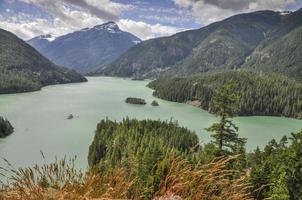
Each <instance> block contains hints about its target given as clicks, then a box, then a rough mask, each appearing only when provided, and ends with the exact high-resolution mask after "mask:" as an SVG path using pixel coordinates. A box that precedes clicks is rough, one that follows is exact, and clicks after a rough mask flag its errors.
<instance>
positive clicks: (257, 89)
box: [148, 71, 302, 118]
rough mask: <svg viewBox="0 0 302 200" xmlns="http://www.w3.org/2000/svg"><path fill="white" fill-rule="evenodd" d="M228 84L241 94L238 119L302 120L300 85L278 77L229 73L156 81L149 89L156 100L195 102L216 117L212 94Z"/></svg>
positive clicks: (240, 72)
mask: <svg viewBox="0 0 302 200" xmlns="http://www.w3.org/2000/svg"><path fill="white" fill-rule="evenodd" d="M230 80H231V81H234V82H235V83H236V84H237V88H236V91H237V92H238V94H240V97H239V101H238V108H237V111H236V113H237V114H238V115H241V116H250V115H267V116H285V117H293V118H302V101H301V100H302V84H301V83H299V82H297V81H294V80H291V79H289V78H287V77H285V76H282V75H278V74H265V73H256V72H250V71H229V72H220V73H214V74H205V75H200V76H194V77H189V78H174V79H163V80H156V81H153V82H151V83H150V84H149V85H148V86H149V87H150V88H153V89H154V90H155V91H154V93H153V94H154V95H155V96H157V97H159V98H162V99H165V100H168V101H175V102H183V103H185V102H188V101H196V100H197V101H199V103H200V105H201V106H200V107H201V108H202V109H205V110H207V111H209V112H211V113H215V110H214V108H213V98H212V97H213V93H214V90H215V89H217V88H219V87H221V86H222V85H224V84H225V83H227V82H228V81H230Z"/></svg>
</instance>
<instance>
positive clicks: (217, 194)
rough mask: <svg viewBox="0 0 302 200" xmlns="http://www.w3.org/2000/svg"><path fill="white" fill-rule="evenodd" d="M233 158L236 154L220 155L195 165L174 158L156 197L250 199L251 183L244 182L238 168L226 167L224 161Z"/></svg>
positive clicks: (202, 199) (224, 199) (216, 199)
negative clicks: (215, 158) (211, 160)
mask: <svg viewBox="0 0 302 200" xmlns="http://www.w3.org/2000/svg"><path fill="white" fill-rule="evenodd" d="M234 159H236V157H228V158H220V159H218V160H217V161H213V162H212V163H210V164H208V165H199V166H196V167H194V168H193V167H192V166H191V164H190V163H189V162H188V161H186V160H183V159H180V158H175V159H173V160H172V161H171V166H170V169H169V172H168V175H167V177H166V179H165V180H163V181H162V182H161V185H160V191H158V192H157V193H156V199H162V197H165V196H166V197H169V196H174V197H177V196H179V197H181V198H182V199H193V200H195V199H196V200H209V199H211V200H249V199H253V198H252V196H251V194H250V193H249V190H250V188H251V187H250V185H248V184H246V183H245V176H241V177H240V176H238V175H239V174H238V172H237V171H233V170H227V169H226V165H227V163H228V162H230V161H231V160H234ZM230 177H240V178H232V179H230Z"/></svg>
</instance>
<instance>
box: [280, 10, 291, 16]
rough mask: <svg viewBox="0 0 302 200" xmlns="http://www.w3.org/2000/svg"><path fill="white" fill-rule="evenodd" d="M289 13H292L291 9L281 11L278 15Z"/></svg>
mask: <svg viewBox="0 0 302 200" xmlns="http://www.w3.org/2000/svg"><path fill="white" fill-rule="evenodd" d="M291 13H292V12H291V11H282V12H279V15H282V16H285V15H288V14H291Z"/></svg>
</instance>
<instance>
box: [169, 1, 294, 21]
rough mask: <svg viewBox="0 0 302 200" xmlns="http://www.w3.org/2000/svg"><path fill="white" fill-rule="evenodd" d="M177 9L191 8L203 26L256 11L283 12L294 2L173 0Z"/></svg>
mask: <svg viewBox="0 0 302 200" xmlns="http://www.w3.org/2000/svg"><path fill="white" fill-rule="evenodd" d="M173 1H174V3H175V4H176V5H178V6H179V7H185V8H191V9H192V12H193V15H194V16H195V18H196V20H197V21H198V22H200V23H202V24H204V25H206V24H209V23H212V22H215V21H219V20H222V19H224V18H227V17H230V16H232V15H235V14H239V13H244V12H253V11H257V10H278V11H280V10H284V9H285V8H286V7H287V6H288V5H291V4H294V3H296V0H173Z"/></svg>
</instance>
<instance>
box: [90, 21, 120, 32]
mask: <svg viewBox="0 0 302 200" xmlns="http://www.w3.org/2000/svg"><path fill="white" fill-rule="evenodd" d="M93 28H94V29H96V30H104V31H108V32H110V33H121V31H120V29H119V27H118V25H117V24H116V23H114V22H108V23H106V24H102V25H98V26H95V27H93Z"/></svg>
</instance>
